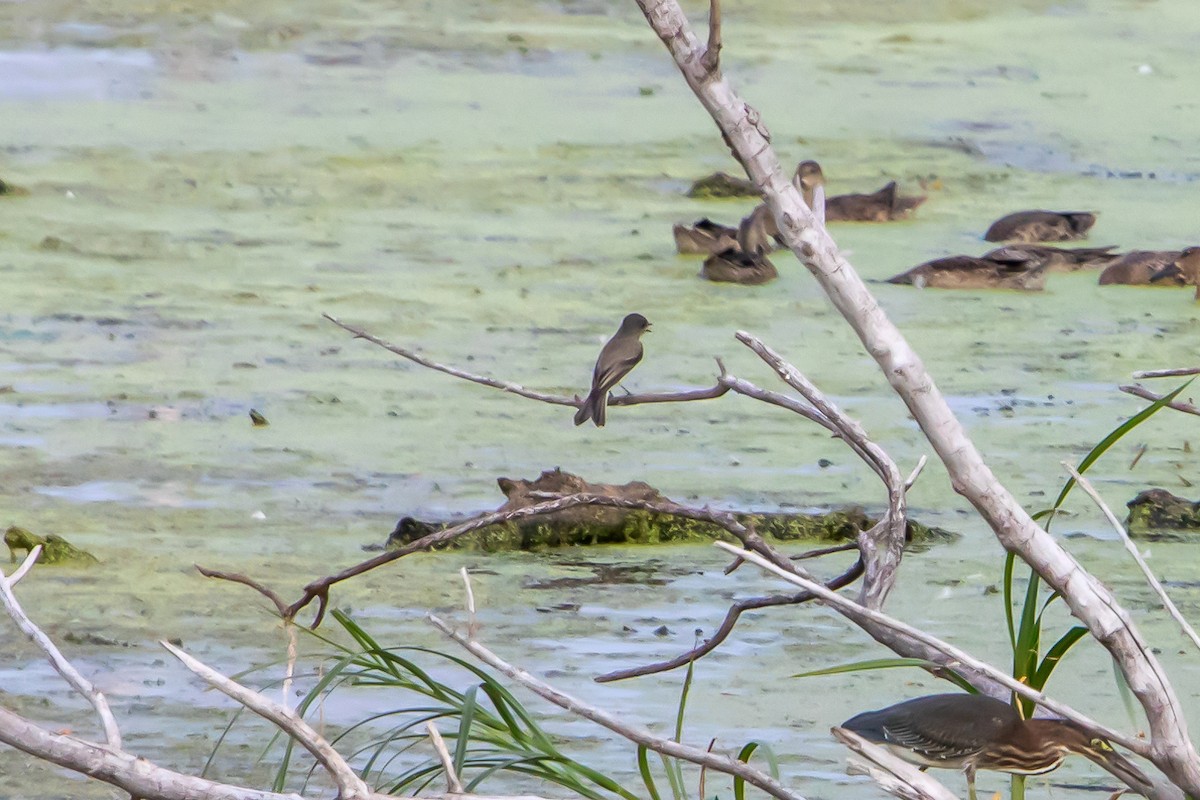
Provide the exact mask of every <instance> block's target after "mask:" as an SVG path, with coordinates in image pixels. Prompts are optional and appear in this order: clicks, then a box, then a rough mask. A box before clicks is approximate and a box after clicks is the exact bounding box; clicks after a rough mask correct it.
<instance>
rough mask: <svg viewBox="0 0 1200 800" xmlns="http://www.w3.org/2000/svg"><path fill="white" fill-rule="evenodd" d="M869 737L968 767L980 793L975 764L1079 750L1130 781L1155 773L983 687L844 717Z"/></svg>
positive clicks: (1034, 760)
mask: <svg viewBox="0 0 1200 800" xmlns="http://www.w3.org/2000/svg"><path fill="white" fill-rule="evenodd" d="M842 727H843V728H845V729H846V730H849V731H853V732H854V733H857V734H858V735H859V736H861V737H863V738H864V739H866V740H868V741H870V742H874V743H875V744H878V745H881V746H882V747H884V748H885V749H887V750H888V751H890V752H891V753H893V754H894V755H896V756H899V757H900V758H902V759H904V760H905V761H908V762H909V763H911V764H916V765H918V766H920V767H921V768H922V769H924V768H926V767H943V768H946V769H962V770H963V771H964V772H966V775H967V788H968V790H969V792H970V797H971V800H975V771H976V770H979V769H992V770H997V771H999V772H1012V773H1016V774H1018V775H1039V774H1041V773H1043V772H1049V771H1050V770H1052V769H1055V768H1056V767H1058V765H1059V764H1061V763H1062V762H1063V759H1064V758H1066V756H1067V755H1068V754H1070V753H1077V754H1079V755H1081V756H1083V757H1084V758H1087V759H1089V760H1091V761H1094V762H1095V763H1097V764H1099V765H1100V766H1102V767H1104V768H1105V769H1106V770H1108V771H1109V772H1111V773H1112V774H1113V775H1115V776H1117V777H1118V778H1120V779H1121V780H1123V781H1125V782H1126V783H1128V784H1130V785H1132V786H1138V787H1144V788H1145V787H1149V786H1150V785H1151V784H1150V781H1149V779H1148V778H1147V777H1146V776H1145V775H1144V774H1143V773H1142V771H1141V770H1139V769H1138V768H1137V767H1136V766H1134V765H1133V764H1132V763H1131V762H1130V761H1129V760H1128V759H1126V758H1125V757H1124V756H1122V755H1121V754H1120V753H1118V752H1117V751H1116V750H1114V749H1113V747H1112V745H1111V744H1109V743H1108V742H1107V741H1105V740H1104V739H1101V738H1100V737H1098V736H1093V735H1091V734H1089V733H1087V732H1086V731H1085V730H1083V729H1082V728H1080V727H1079V726H1077V725H1075V724H1074V723H1072V722H1067V721H1066V720H1061V719H1021V715H1020V714H1018V713H1017V710H1016V709H1015V708H1013V707H1012V706H1011V705H1009V704H1008V703H1003V702H1001V701H999V700H996V699H994V698H991V697H986V696H984V695H978V694H934V695H930V696H928V697H918V698H916V699H914V700H907V701H905V702H903V703H897V704H896V705H894V706H888V707H887V708H881V709H879V710H878V711H866V712H864V713H862V714H859V715H858V716H856V717H851V718H850V719H848V720H846V721H845V722H843V723H842Z"/></svg>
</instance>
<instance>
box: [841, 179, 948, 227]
mask: <svg viewBox="0 0 1200 800" xmlns="http://www.w3.org/2000/svg"><path fill="white" fill-rule="evenodd" d="M924 202H925V198H924V197H902V196H901V195H900V193H899V190H898V188H897V186H896V182H895V181H889V182H888V184H887V185H886V186H884V187H883V188H882V189H880V190H879V191H877V192H874V193H872V194H839V195H836V196H834V197H830V198H828V199H827V200H826V201H825V219H826V221H828V222H888V221H889V220H894V219H904V218H905V217H907V216H908V215H909V214H910V213H912V210H913V209H914V208H916V207H917V206H919V205H921V203H924Z"/></svg>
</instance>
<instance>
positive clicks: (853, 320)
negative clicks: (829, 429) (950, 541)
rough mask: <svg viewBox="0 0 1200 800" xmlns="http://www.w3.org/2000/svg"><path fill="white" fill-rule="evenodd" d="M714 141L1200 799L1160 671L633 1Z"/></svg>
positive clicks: (764, 145)
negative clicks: (1077, 624) (717, 133)
mask: <svg viewBox="0 0 1200 800" xmlns="http://www.w3.org/2000/svg"><path fill="white" fill-rule="evenodd" d="M637 2H638V5H639V6H640V7H641V9H642V11H643V13H644V14H645V16H646V20H647V21H648V22H649V24H650V26H651V28H653V29H654V31H655V33H656V34H658V37H659V38H660V39H661V40H662V42H663V44H665V45H666V47H667V50H668V51H669V52H670V53H671V56H672V57H673V58H674V60H675V63H676V65H677V66H678V67H679V69H680V72H682V74H683V77H684V79H685V80H686V81H687V83H688V85H689V86H690V87H691V89H692V91H693V92H694V93H695V94H696V97H697V98H698V99H699V100H700V102H701V104H702V105H703V106H704V107H705V109H707V110H708V112H709V114H710V115H711V116H712V118H713V120H714V121H715V122H716V123H717V126H718V127H719V128H720V130H721V133H722V134H723V136H724V138H725V141H726V142H727V143H728V144H729V146H730V149H731V150H732V151H733V152H734V154H735V155H736V157H737V158H738V160H739V161H740V162H741V163H742V164H743V166H745V168H746V171H747V174H748V175H749V176H750V178H751V179H752V180H753V181H754V183H755V184H756V185H758V186H759V187H760V188H761V189H762V191H763V195H764V197H765V199H766V202H767V204H768V205H769V206H770V208H771V211H772V213H774V215H775V220H776V223H777V225H778V227H779V231H780V234H781V236H782V238H783V239H784V242H785V243H786V244H787V245H788V247H790V248H791V249H792V252H793V253H795V254H796V256H797V257H798V258H799V259H800V260H801V261H802V262H803V263H804V265H805V266H806V267H808V269H809V271H810V272H811V273H812V274H813V276H814V277H815V278H816V279H817V282H818V283H819V284H820V285H821V287H822V289H824V291H825V293H826V295H827V296H828V297H829V299H830V301H831V302H832V303H833V305H834V306H835V307H836V308H837V309H838V311H839V312H841V314H842V316H843V317H844V318H845V320H846V321H847V323H848V324H849V325H850V326H851V327H852V328H853V329H854V331H855V333H857V334H858V337H859V339H860V340H861V341H862V343H863V346H864V347H865V348H866V350H867V352H868V353H870V354H871V356H872V357H873V358H874V359H875V360H876V362H877V363H878V364H879V367H880V369H881V371H882V372H883V374H884V375H885V376H886V378H887V380H888V382H889V383H891V385H892V388H893V389H894V390H895V391H896V393H897V394H898V395H899V396H900V397H901V399H902V400H903V401H904V403H905V405H906V406H907V407H908V409H909V412H910V413H911V414H912V415H913V417H914V419H916V421H917V423H918V425H920V427H921V430H922V431H923V432H924V433H925V436H926V438H927V439H928V440H929V442H930V444H931V445H932V446H933V448H934V450H935V451H936V452H937V454H938V456H939V458H941V460H942V463H943V464H944V465H945V466H946V470H947V472H948V473H949V475H950V478H951V481H952V483H953V486H954V489H955V491H957V492H958V493H959V494H961V495H962V496H963V497H965V498H967V500H968V501H969V502H970V503H971V504H972V505H973V506H975V508H976V510H977V511H978V512H979V514H980V515H981V516H982V517H983V519H984V520H986V521H987V523H988V525H989V526H990V527H991V528H992V531H993V532H994V533H995V535H996V538H997V539H998V540H999V541H1000V543H1001V544H1002V545H1003V546H1004V547H1005V549H1007V550H1009V551H1011V552H1013V553H1016V554H1017V555H1018V556H1020V557H1021V558H1022V559H1023V560H1024V561H1025V562H1026V563H1028V564H1030V565H1031V566H1032V567H1033V568H1034V569H1035V570H1037V572H1038V574H1039V575H1041V576H1042V578H1043V579H1044V580H1045V581H1046V583H1047V585H1048V586H1050V587H1051V588H1052V589H1054V590H1055V591H1057V592H1059V593H1060V594H1061V595H1062V597H1063V599H1064V601H1065V602H1066V603H1067V605H1068V606H1069V607H1070V609H1071V612H1072V613H1073V614H1074V615H1075V616H1076V617H1077V618H1078V619H1079V620H1080V621H1081V622H1082V623H1083V624H1084V625H1086V626H1087V628H1088V630H1089V631H1090V632H1091V634H1092V636H1094V637H1095V638H1096V639H1097V640H1098V641H1099V642H1100V643H1101V644H1102V645H1103V646H1104V647H1105V648H1106V649H1107V650H1108V651H1109V652H1110V653H1111V654H1112V656H1113V658H1114V660H1115V661H1116V663H1117V665H1118V666H1119V667H1120V669H1121V672H1122V673H1123V675H1124V676H1125V680H1126V682H1127V683H1128V685H1129V687H1130V689H1131V690H1132V691H1133V693H1134V695H1135V696H1136V697H1137V698H1138V701H1139V702H1140V703H1141V705H1142V708H1143V710H1144V711H1145V713H1146V718H1147V720H1148V722H1149V727H1150V734H1151V749H1152V751H1153V760H1154V762H1155V763H1156V764H1157V765H1158V766H1159V767H1160V768H1161V769H1163V770H1164V771H1165V772H1166V773H1167V775H1168V776H1169V777H1170V778H1171V780H1172V781H1174V782H1175V783H1176V784H1177V785H1178V786H1179V787H1180V788H1182V789H1183V790H1184V791H1186V792H1187V793H1188V794H1190V795H1193V796H1200V754H1198V753H1197V751H1196V748H1195V746H1194V745H1193V744H1192V742H1191V739H1190V737H1189V736H1188V725H1187V720H1186V718H1185V716H1184V713H1183V708H1182V706H1181V705H1180V703H1179V698H1178V696H1177V695H1176V693H1175V690H1174V688H1173V686H1172V685H1171V682H1170V679H1169V677H1168V676H1167V674H1166V672H1165V670H1164V669H1163V668H1162V665H1161V663H1160V662H1159V661H1158V659H1157V658H1156V657H1155V656H1154V654H1153V653H1152V651H1151V649H1150V647H1149V646H1148V645H1147V644H1146V642H1145V640H1144V639H1143V638H1142V636H1141V634H1140V633H1139V632H1138V629H1137V627H1136V626H1135V625H1134V623H1133V621H1132V619H1131V618H1130V616H1129V613H1128V612H1127V611H1126V610H1125V609H1124V608H1122V607H1121V605H1120V604H1119V603H1118V602H1117V600H1116V598H1115V597H1114V596H1113V594H1112V592H1111V591H1110V590H1109V589H1108V588H1107V587H1106V586H1104V585H1103V584H1102V583H1101V582H1100V581H1098V580H1097V579H1096V578H1095V577H1094V576H1092V575H1091V574H1089V573H1088V572H1087V571H1086V570H1084V569H1083V568H1082V567H1081V566H1080V565H1079V563H1078V562H1077V561H1076V560H1075V559H1074V558H1073V557H1072V556H1071V555H1070V554H1069V553H1067V551H1066V550H1065V549H1064V548H1063V547H1062V546H1061V545H1060V544H1059V543H1058V542H1057V541H1055V540H1054V539H1053V538H1052V537H1051V536H1050V535H1049V534H1048V533H1047V532H1046V531H1044V530H1043V529H1042V528H1040V527H1039V526H1038V525H1037V523H1036V522H1034V520H1033V519H1032V518H1031V517H1030V516H1029V514H1028V513H1027V512H1026V511H1025V509H1024V508H1023V507H1022V506H1021V504H1020V503H1019V502H1018V501H1017V499H1016V498H1015V497H1014V496H1013V495H1012V493H1011V492H1009V491H1008V490H1007V489H1006V488H1005V487H1004V486H1003V485H1002V484H1001V483H1000V481H999V480H998V479H997V478H996V476H995V475H994V474H993V473H992V471H991V470H990V469H989V468H988V466H987V464H986V463H985V462H984V460H983V458H982V456H981V455H980V454H979V451H978V450H977V449H976V447H975V445H974V443H973V442H972V441H971V440H970V438H969V437H968V436H967V435H966V432H965V430H964V429H963V426H962V424H961V423H960V422H959V421H958V419H957V418H956V417H955V416H954V414H953V412H952V411H951V410H950V407H949V405H948V404H947V403H946V400H945V398H944V397H943V396H942V394H941V392H940V391H939V390H938V388H937V386H936V385H935V384H934V382H933V379H932V377H931V376H930V375H929V372H928V371H927V370H926V369H925V366H924V364H923V363H922V362H921V359H920V358H919V357H918V356H917V354H916V352H914V351H913V349H912V347H911V346H909V344H908V342H907V341H906V340H905V338H904V337H903V335H902V334H901V333H900V331H899V330H898V329H897V328H896V326H895V325H894V324H893V323H892V322H891V320H890V319H888V317H887V315H886V314H884V312H883V310H882V309H881V308H880V307H879V303H878V301H877V300H876V299H875V297H874V296H873V295H872V294H871V292H870V291H869V290H868V289H867V287H866V285H865V284H864V283H863V281H862V279H861V278H860V277H859V275H858V274H857V273H856V272H855V270H854V269H853V267H852V266H851V265H850V263H849V262H848V261H846V259H845V258H844V257H843V256H842V254H841V253H840V251H839V250H838V248H837V245H836V244H835V243H834V241H833V239H832V238H831V237H830V236H829V234H828V231H827V230H826V229H825V228H824V227H823V226H822V225H820V224H819V222H818V221H817V220H816V218H815V217H814V216H813V214H812V212H811V211H810V210H809V208H808V207H807V206H806V205H805V204H804V201H803V199H802V198H801V196H800V193H799V191H798V190H797V189H796V188H795V187H794V186H793V185H792V183H791V181H790V180H788V178H787V176H786V175H785V174H784V171H783V170H782V168H781V167H780V163H779V159H778V158H777V157H776V155H775V153H774V151H773V150H772V148H771V144H770V134H769V132H768V131H767V130H766V126H765V125H763V123H762V119H761V117H760V115H759V114H758V112H757V111H755V110H754V109H753V108H751V107H750V106H749V105H748V104H747V103H746V102H745V101H744V100H742V99H741V98H740V97H738V96H737V94H735V93H734V92H733V90H732V88H731V87H730V86H729V84H728V82H726V81H725V79H724V78H723V77H722V76H721V75H720V74H714V73H712V72H711V71H708V70H705V69H704V67H703V64H702V56H703V54H704V46H703V45H702V44H701V43H700V41H699V40H698V39H697V37H696V35H695V33H694V32H693V31H692V29H691V26H690V25H689V23H688V21H687V18H686V16H684V14H683V10H682V9H681V8H680V7H679V3H678V2H677V0H637Z"/></svg>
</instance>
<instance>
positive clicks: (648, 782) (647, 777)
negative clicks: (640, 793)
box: [637, 744, 662, 800]
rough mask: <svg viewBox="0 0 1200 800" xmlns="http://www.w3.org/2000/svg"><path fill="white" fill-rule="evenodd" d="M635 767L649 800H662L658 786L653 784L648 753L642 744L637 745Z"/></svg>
mask: <svg viewBox="0 0 1200 800" xmlns="http://www.w3.org/2000/svg"><path fill="white" fill-rule="evenodd" d="M637 765H638V772H639V773H640V774H641V776H642V785H643V786H645V787H646V794H648V795H649V796H650V800H662V795H660V794H659V793H658V785H657V784H656V783H655V782H654V773H652V772H651V771H650V751H649V750H647V749H646V746H645V745H644V744H639V745H638V748H637Z"/></svg>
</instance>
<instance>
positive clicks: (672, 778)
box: [658, 753, 687, 800]
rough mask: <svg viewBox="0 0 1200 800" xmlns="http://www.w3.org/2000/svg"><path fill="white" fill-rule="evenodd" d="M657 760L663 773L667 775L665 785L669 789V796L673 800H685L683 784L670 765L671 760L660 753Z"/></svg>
mask: <svg viewBox="0 0 1200 800" xmlns="http://www.w3.org/2000/svg"><path fill="white" fill-rule="evenodd" d="M658 758H659V760H660V761H662V765H663V771H664V772H665V773H666V774H667V783H668V784H669V785H670V787H671V796H672V797H673V798H675V800H686V797H687V795H686V794H685V793H684V790H683V782H682V781H680V780H679V775H678V773H677V772H676V770H675V769H673V767H672V765H671V759H670V758H668V757H667V756H665V755H663V754H662V753H659V754H658Z"/></svg>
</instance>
